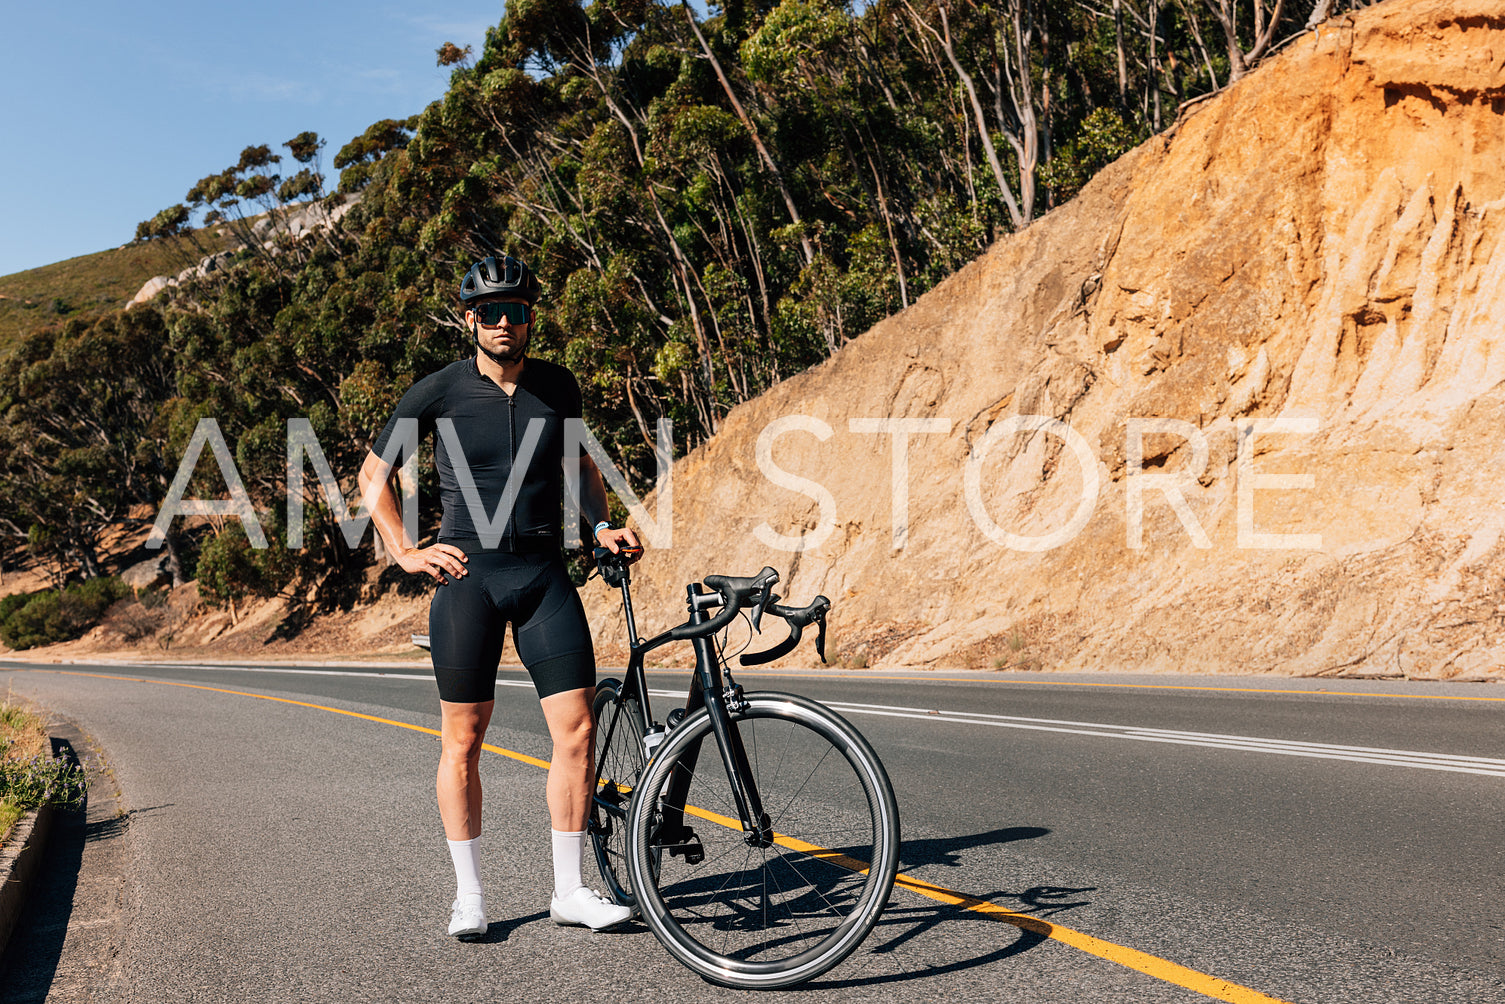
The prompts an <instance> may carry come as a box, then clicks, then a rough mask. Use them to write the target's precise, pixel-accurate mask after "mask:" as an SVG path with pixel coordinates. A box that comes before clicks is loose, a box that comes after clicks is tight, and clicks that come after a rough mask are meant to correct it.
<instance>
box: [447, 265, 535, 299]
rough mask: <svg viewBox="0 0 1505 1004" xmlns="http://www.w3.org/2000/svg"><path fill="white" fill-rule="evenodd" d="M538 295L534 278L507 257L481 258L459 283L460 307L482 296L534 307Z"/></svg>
mask: <svg viewBox="0 0 1505 1004" xmlns="http://www.w3.org/2000/svg"><path fill="white" fill-rule="evenodd" d="M538 294H539V286H538V276H536V275H534V274H533V270H532V269H531V268H529V267H528V266H527V265H525V264H523V263H522V262H521V261H518V260H517V259H516V258H514V257H512V256H511V255H502V257H500V258H496V257H493V256H491V255H488V256H486V257H485V258H482V259H481V260H480V261H478V262H476V263H475V264H474V265H472V266H470V271H469V272H466V273H465V278H464V279H462V280H461V281H460V302H461V303H469V302H470V301H472V300H479V299H480V298H481V297H484V296H515V297H519V298H521V299H524V300H527V301H528V302H529V303H536V302H538Z"/></svg>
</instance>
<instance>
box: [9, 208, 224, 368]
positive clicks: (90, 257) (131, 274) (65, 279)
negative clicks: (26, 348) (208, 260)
mask: <svg viewBox="0 0 1505 1004" xmlns="http://www.w3.org/2000/svg"><path fill="white" fill-rule="evenodd" d="M195 236H197V238H198V240H199V241H200V243H202V244H203V245H204V248H205V250H206V252H213V251H219V250H221V249H222V248H223V247H225V246H226V245H225V238H224V237H222V236H220V235H219V234H215V233H212V232H210V231H207V230H201V231H198V232H197V233H196V235H195ZM186 247H187V245H186V244H185V248H186ZM200 257H201V255H199V254H197V253H193V254H189V253H188V252H187V251H179V250H177V249H176V248H175V247H174V246H172V245H169V244H167V243H165V242H161V241H156V242H150V243H145V244H127V245H125V246H124V247H119V248H114V249H112V250H109V251H98V252H95V253H94V254H86V255H80V256H78V257H77V258H69V259H67V260H65V261H60V262H54V263H53V264H51V265H43V266H41V267H39V268H31V269H27V270H26V271H24V272H15V273H12V274H11V275H5V276H0V352H4V351H6V350H8V349H9V348H10V347H11V346H12V345H14V344H15V343H16V342H18V341H20V340H21V339H22V338H24V337H25V336H26V335H28V334H30V333H31V332H33V331H36V330H37V329H38V328H43V327H46V326H47V325H49V324H57V323H60V322H62V321H66V320H69V319H70V318H81V319H84V320H91V321H92V320H94V319H95V318H98V317H101V316H103V315H104V314H105V313H107V312H109V311H111V310H119V309H121V308H122V307H124V306H125V305H126V304H128V303H130V301H131V297H133V296H135V295H136V291H137V290H139V289H140V288H141V284H142V283H144V282H146V280H148V279H150V278H151V277H152V276H154V275H164V274H166V275H173V274H175V273H177V272H178V271H179V270H180V269H182V268H184V267H185V266H187V265H192V264H196V263H197V262H198V260H199V258H200Z"/></svg>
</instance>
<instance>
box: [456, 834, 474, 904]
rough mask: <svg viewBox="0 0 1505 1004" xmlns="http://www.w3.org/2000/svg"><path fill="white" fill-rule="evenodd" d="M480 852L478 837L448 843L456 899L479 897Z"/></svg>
mask: <svg viewBox="0 0 1505 1004" xmlns="http://www.w3.org/2000/svg"><path fill="white" fill-rule="evenodd" d="M480 850H481V838H480V837H472V838H471V839H470V840H451V841H449V856H450V859H451V860H453V861H454V863H455V885H456V887H457V892H456V893H455V898H456V899H458V898H459V897H461V896H479V895H481V870H480V866H479V864H478V862H477V858H478V857H479V856H480Z"/></svg>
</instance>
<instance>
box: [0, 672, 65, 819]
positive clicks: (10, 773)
mask: <svg viewBox="0 0 1505 1004" xmlns="http://www.w3.org/2000/svg"><path fill="white" fill-rule="evenodd" d="M84 790H85V782H84V774H83V771H82V770H81V769H80V768H79V767H78V766H77V765H76V764H73V763H70V762H69V761H67V760H60V759H56V758H54V757H53V755H52V744H51V742H50V741H49V740H48V738H47V723H46V722H45V721H44V720H43V719H42V717H41V716H40V715H38V714H36V713H35V712H32V711H29V710H27V709H26V708H24V707H22V706H21V705H20V704H17V703H15V702H12V701H6V702H5V703H3V704H0V847H4V846H5V842H6V841H7V840H9V839H10V833H11V830H12V829H13V828H14V827H15V825H16V821H17V820H19V819H20V818H21V816H23V815H24V814H25V813H26V812H27V811H28V810H30V809H34V808H36V807H37V806H39V805H41V804H43V803H44V802H52V803H53V804H56V805H78V804H80V803H82V802H83V798H84Z"/></svg>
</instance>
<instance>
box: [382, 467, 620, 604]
mask: <svg viewBox="0 0 1505 1004" xmlns="http://www.w3.org/2000/svg"><path fill="white" fill-rule="evenodd" d="M392 473H393V468H392V465H391V464H388V463H386V462H385V461H383V460H382V459H381V458H380V457H378V456H377V455H376V454H375V453H372V452H369V451H368V452H367V453H366V459H365V461H364V462H363V463H362V464H361V470H360V473H359V474H358V475H356V481H357V483H359V485H360V487H361V498H362V499H363V500H364V499H368V498H370V496H371V493H372V491H373V486H375V488H374V491H375V496H376V497H375V498H374V499H371V500H370V505H371V522H373V523H375V524H376V532H377V533H379V534H381V539H382V543H384V544H386V545H387V552H388V553H389V554H391V555H392V557H393V560H395V561H396V562H397V563H398V564H399V565H401V566H402V568H403V570H404V571H408V572H423V573H425V574H427V575H429V576H432V577H433V578H434V580H435V581H437V582H445V581H446V579H445V575H451V576H453V577H454V578H457V579H458V578H460V577H462V576H464V575H465V574H466V569H465V562H466V557H465V552H464V551H462V550H460V549H459V548H458V547H454V546H452V545H450V544H434V545H433V546H431V547H422V548H421V547H419V546H418V545H417V543H416V542H415V541H412V540H409V539H408V533H407V530H406V528H405V527H403V525H402V514H401V513H399V512H398V511H397V492H396V491H395V490H394V489H393V488H392ZM597 476H598V477H599V474H598V475H597Z"/></svg>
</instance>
